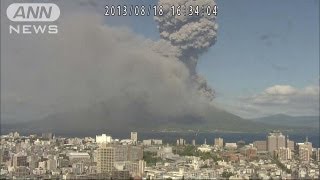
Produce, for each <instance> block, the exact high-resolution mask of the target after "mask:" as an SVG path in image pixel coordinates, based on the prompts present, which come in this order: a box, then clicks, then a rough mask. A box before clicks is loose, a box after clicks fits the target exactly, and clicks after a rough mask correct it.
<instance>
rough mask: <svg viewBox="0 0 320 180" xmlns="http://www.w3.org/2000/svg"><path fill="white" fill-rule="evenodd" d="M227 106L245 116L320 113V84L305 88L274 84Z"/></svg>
mask: <svg viewBox="0 0 320 180" xmlns="http://www.w3.org/2000/svg"><path fill="white" fill-rule="evenodd" d="M225 107H227V108H228V109H230V111H231V112H233V113H235V114H237V115H240V116H242V117H245V118H252V117H260V116H268V115H273V114H278V113H284V114H288V115H294V116H299V115H319V85H309V86H306V87H304V88H297V87H293V86H291V85H274V86H271V87H268V88H266V89H265V90H264V91H262V92H260V93H257V94H254V95H251V96H246V97H239V98H238V99H236V100H235V102H233V103H232V104H229V105H227V106H225Z"/></svg>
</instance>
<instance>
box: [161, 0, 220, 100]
mask: <svg viewBox="0 0 320 180" xmlns="http://www.w3.org/2000/svg"><path fill="white" fill-rule="evenodd" d="M158 4H159V6H160V5H162V7H163V15H162V16H157V17H155V21H156V22H157V23H158V28H159V31H160V36H161V38H162V39H164V40H166V41H169V42H170V43H171V45H173V46H175V47H177V48H178V49H179V50H180V51H181V54H179V59H180V60H181V61H182V62H184V63H185V65H186V66H187V67H188V68H189V71H190V74H191V76H192V79H193V80H194V82H195V83H196V84H197V85H198V87H199V91H200V92H201V93H203V94H204V95H205V96H206V97H208V98H209V99H211V100H212V99H213V97H214V91H213V90H212V89H211V88H210V87H208V85H207V82H206V80H205V79H204V78H202V77H201V76H199V75H198V74H197V73H196V66H197V62H198V59H199V58H198V57H199V55H201V54H202V53H204V52H205V51H207V50H208V48H209V47H210V46H212V45H213V44H214V43H215V42H216V40H217V29H218V24H217V22H216V16H214V15H210V16H207V15H204V16H202V15H199V16H196V15H193V16H188V11H187V14H186V15H184V14H181V16H177V15H176V16H173V15H172V12H171V11H172V10H171V7H172V6H175V7H178V6H179V5H180V6H181V7H186V8H187V9H188V7H190V6H192V7H196V6H199V7H200V8H199V12H201V7H205V8H206V7H207V6H210V7H214V6H215V5H216V2H215V0H174V1H172V0H159V3H158Z"/></svg>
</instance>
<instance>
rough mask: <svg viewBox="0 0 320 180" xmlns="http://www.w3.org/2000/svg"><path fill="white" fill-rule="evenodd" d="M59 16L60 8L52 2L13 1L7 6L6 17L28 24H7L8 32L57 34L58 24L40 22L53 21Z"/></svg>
mask: <svg viewBox="0 0 320 180" xmlns="http://www.w3.org/2000/svg"><path fill="white" fill-rule="evenodd" d="M59 16H60V9H59V7H58V6H57V5H56V4H53V3H13V4H11V5H10V6H9V7H8V8H7V17H8V19H10V20H11V21H13V22H30V24H25V23H23V24H17V23H15V24H14V25H9V33H10V34H57V33H58V26H57V25H54V24H48V23H45V24H41V22H53V21H56V20H57V19H58V18H59ZM31 22H40V23H31Z"/></svg>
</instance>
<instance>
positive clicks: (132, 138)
mask: <svg viewBox="0 0 320 180" xmlns="http://www.w3.org/2000/svg"><path fill="white" fill-rule="evenodd" d="M131 140H132V141H133V142H134V143H137V142H138V133H137V132H131Z"/></svg>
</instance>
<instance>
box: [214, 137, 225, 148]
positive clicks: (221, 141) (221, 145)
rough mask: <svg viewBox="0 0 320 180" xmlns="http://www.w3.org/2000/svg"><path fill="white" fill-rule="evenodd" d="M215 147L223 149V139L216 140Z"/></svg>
mask: <svg viewBox="0 0 320 180" xmlns="http://www.w3.org/2000/svg"><path fill="white" fill-rule="evenodd" d="M214 145H215V146H217V147H220V148H222V147H223V139H222V138H220V137H219V138H214Z"/></svg>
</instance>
